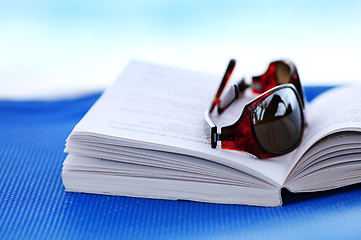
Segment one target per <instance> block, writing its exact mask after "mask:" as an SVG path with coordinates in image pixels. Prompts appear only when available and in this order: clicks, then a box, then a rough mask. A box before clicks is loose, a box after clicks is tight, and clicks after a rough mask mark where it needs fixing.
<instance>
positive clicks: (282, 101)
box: [252, 88, 302, 153]
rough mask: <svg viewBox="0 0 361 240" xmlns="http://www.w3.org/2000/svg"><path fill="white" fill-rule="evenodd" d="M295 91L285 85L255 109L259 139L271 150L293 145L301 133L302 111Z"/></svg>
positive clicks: (256, 132) (280, 149)
mask: <svg viewBox="0 0 361 240" xmlns="http://www.w3.org/2000/svg"><path fill="white" fill-rule="evenodd" d="M301 111H302V110H301V107H300V104H299V102H298V99H297V96H296V93H295V92H294V91H293V90H292V89H291V88H282V89H280V90H278V91H277V92H274V93H272V94H271V95H270V96H268V97H267V98H265V99H264V100H263V101H262V102H261V103H260V104H259V105H258V106H257V107H256V108H255V110H254V112H253V113H252V122H253V129H254V133H255V135H256V139H257V140H258V143H259V144H260V145H261V146H262V147H263V148H264V149H265V150H266V151H269V152H273V153H282V152H286V151H289V150H291V149H292V148H294V147H295V146H296V145H297V144H298V142H299V140H300V137H301V136H302V112H301Z"/></svg>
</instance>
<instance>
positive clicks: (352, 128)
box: [62, 61, 361, 206]
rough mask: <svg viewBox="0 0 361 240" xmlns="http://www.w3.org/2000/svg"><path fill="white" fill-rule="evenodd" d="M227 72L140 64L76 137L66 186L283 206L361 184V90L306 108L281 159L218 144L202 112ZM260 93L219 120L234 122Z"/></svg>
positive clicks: (327, 96)
mask: <svg viewBox="0 0 361 240" xmlns="http://www.w3.org/2000/svg"><path fill="white" fill-rule="evenodd" d="M219 82H220V77H217V76H213V75H208V74H204V73H197V72H192V71H187V70H182V69H177V68H172V67H165V66H160V65H155V64H150V63H144V62H138V61H133V62H131V63H130V64H129V65H128V67H127V68H126V69H125V70H124V71H123V73H122V74H121V75H120V77H119V79H118V80H117V81H116V82H115V83H114V85H112V86H111V87H109V88H108V89H107V90H106V91H105V92H104V93H103V95H102V96H101V97H100V99H99V100H98V101H97V102H96V103H95V104H94V106H93V107H92V108H91V109H90V110H89V112H88V113H87V114H86V115H85V116H84V118H83V119H82V120H81V121H80V122H79V123H78V124H77V125H76V127H75V128H74V130H73V131H72V133H71V134H70V136H69V138H68V139H67V144H66V149H65V152H67V153H69V154H68V156H67V158H66V159H65V161H64V166H63V173H62V178H63V183H64V186H65V188H66V191H72V192H86V193H96V194H110V195H122V196H136V197H145V198H161V199H183V200H193V201H202V202H213V203H229V204H248V205H260V206H279V205H281V204H282V199H281V189H282V188H287V189H289V190H290V191H291V192H305V191H307V192H308V191H320V190H327V189H332V188H338V187H342V186H345V185H349V184H354V183H358V182H361V94H360V92H361V88H360V87H355V86H353V87H343V88H336V89H333V90H330V91H328V92H326V93H324V94H322V95H320V96H319V97H317V98H316V99H315V100H314V101H312V103H310V104H308V106H306V119H307V123H308V126H307V128H306V130H305V133H304V137H303V140H302V142H301V144H300V146H299V147H298V148H297V149H296V150H294V151H293V152H291V153H289V154H287V155H283V156H281V157H277V158H272V159H263V160H262V159H258V158H255V157H253V156H251V155H250V154H247V153H243V152H239V151H229V150H223V149H220V148H219V146H218V147H217V148H216V149H212V148H211V146H210V143H209V139H207V132H208V131H209V129H208V128H206V125H205V124H204V121H205V120H204V118H203V114H204V111H205V109H207V108H208V107H209V105H210V103H211V100H212V97H213V96H214V94H215V91H216V90H217V87H218V84H219ZM253 97H254V96H253V95H252V93H250V92H248V93H246V97H244V98H243V99H242V100H240V101H238V102H237V103H236V104H233V106H231V107H230V108H229V110H227V111H226V112H225V113H224V114H222V115H221V116H220V117H217V116H215V118H216V121H217V123H218V126H225V125H227V124H228V125H229V124H231V123H233V122H234V121H235V120H236V119H237V118H238V117H239V115H240V114H241V112H242V109H243V105H244V104H245V103H246V102H247V101H249V100H250V99H252V98H253Z"/></svg>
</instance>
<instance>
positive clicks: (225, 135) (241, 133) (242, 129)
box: [204, 59, 306, 159]
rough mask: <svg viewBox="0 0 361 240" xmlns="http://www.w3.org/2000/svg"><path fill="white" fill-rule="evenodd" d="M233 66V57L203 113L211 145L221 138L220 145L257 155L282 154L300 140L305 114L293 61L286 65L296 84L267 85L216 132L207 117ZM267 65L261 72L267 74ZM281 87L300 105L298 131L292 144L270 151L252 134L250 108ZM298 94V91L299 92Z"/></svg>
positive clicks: (213, 146)
mask: <svg viewBox="0 0 361 240" xmlns="http://www.w3.org/2000/svg"><path fill="white" fill-rule="evenodd" d="M277 62H279V61H276V62H272V63H271V64H270V67H271V66H274V65H275V64H277ZM234 66H235V61H234V60H233V59H232V60H231V61H230V63H229V65H228V67H227V70H226V72H225V74H224V77H223V79H222V82H221V85H220V87H219V89H218V91H217V94H216V96H215V98H214V99H213V102H212V105H211V107H210V109H209V110H206V111H205V116H204V117H205V120H206V123H207V124H208V126H209V127H210V128H211V129H210V130H211V131H210V133H211V135H210V140H211V147H212V148H216V147H217V142H218V141H221V148H222V149H227V150H237V151H243V152H248V153H250V154H252V155H255V156H257V157H258V158H261V159H264V158H271V157H277V156H280V155H283V154H286V153H288V152H291V151H293V150H294V149H295V148H296V147H297V146H298V145H299V144H300V142H301V140H302V137H303V132H304V128H305V125H306V124H305V117H304V95H303V92H301V93H300V92H299V90H298V88H300V89H301V90H302V87H301V84H300V81H299V77H298V73H297V70H296V68H295V66H294V64H292V65H291V66H290V70H291V71H290V75H291V78H292V79H293V80H292V81H296V80H298V86H295V85H294V83H293V82H292V83H285V84H281V85H278V86H275V87H273V88H271V89H270V90H268V91H266V92H264V93H263V94H261V95H259V96H258V97H256V98H255V99H253V100H252V101H250V102H249V103H247V104H246V105H245V107H244V108H243V111H242V114H241V115H240V117H239V119H238V120H237V121H236V122H235V123H233V124H231V125H228V126H224V127H221V132H218V130H217V126H216V125H215V124H214V122H213V121H212V119H211V113H212V111H213V109H214V108H215V106H217V105H219V103H220V100H219V98H220V95H221V94H222V92H223V89H224V87H225V85H226V84H227V82H228V80H229V77H230V75H231V73H232V71H233V69H234ZM292 66H293V67H294V69H292ZM270 67H269V68H268V70H267V71H266V73H265V74H267V73H268V72H269V70H270ZM271 70H272V69H271ZM292 70H293V71H292ZM273 72H274V71H273ZM265 74H263V75H265ZM261 77H262V75H261V76H257V77H253V79H254V78H256V80H257V79H260V78H261ZM263 80H264V81H265V80H267V78H264V79H263ZM256 82H257V81H256ZM266 82H267V81H266ZM296 84H297V81H296ZM285 88H290V89H292V91H293V92H294V94H295V96H296V98H297V101H298V104H299V107H300V113H301V134H300V136H299V138H298V139H297V142H296V144H295V145H294V146H293V147H292V148H290V149H287V150H285V151H283V152H271V151H268V150H265V149H264V148H263V147H262V145H261V144H260V143H259V141H258V139H257V137H256V134H255V130H254V125H253V124H252V118H253V113H254V110H255V109H256V108H257V107H258V105H259V104H261V103H262V102H263V100H265V99H266V98H267V97H269V96H270V95H271V94H273V93H275V92H277V91H279V90H281V89H285ZM244 90H245V89H244ZM300 94H302V95H301V96H300ZM237 97H238V96H237ZM233 101H234V100H232V102H231V103H233ZM229 105H230V104H229ZM229 105H228V106H229ZM228 106H227V107H228ZM222 112H223V111H222Z"/></svg>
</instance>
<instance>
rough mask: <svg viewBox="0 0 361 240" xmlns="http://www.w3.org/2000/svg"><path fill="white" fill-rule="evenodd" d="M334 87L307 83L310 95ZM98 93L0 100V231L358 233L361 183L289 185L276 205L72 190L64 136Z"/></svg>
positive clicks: (34, 234) (84, 234)
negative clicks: (296, 189) (300, 190)
mask: <svg viewBox="0 0 361 240" xmlns="http://www.w3.org/2000/svg"><path fill="white" fill-rule="evenodd" d="M326 89H328V87H306V88H305V91H306V95H307V99H308V100H312V98H314V97H315V96H316V95H317V94H319V93H320V92H322V91H324V90H326ZM99 96H100V93H99V94H93V95H87V96H83V97H80V98H75V99H66V100H58V101H45V102H44V101H25V102H22V101H0V143H1V145H0V238H3V239H89V238H90V239H115V238H116V239H200V238H207V239H234V238H236V239H238V238H241V239H257V238H258V239H284V238H287V239H291V238H292V239H305V238H306V239H320V238H321V239H343V238H347V239H352V238H354V239H356V238H359V237H360V234H361V223H360V221H361V185H360V184H357V185H353V186H350V187H346V188H342V189H338V190H332V191H328V192H321V193H307V194H290V193H288V192H286V191H284V192H283V198H284V201H285V205H284V206H282V207H276V208H265V207H251V206H237V205H222V204H207V203H198V202H188V201H168V200H155V199H142V198H129V197H115V196H102V195H93V194H80V193H67V192H65V191H64V187H63V185H62V181H61V169H62V162H63V160H64V158H65V154H64V153H63V149H64V144H65V139H66V138H67V136H68V135H69V134H70V132H71V130H72V128H73V127H74V126H75V124H76V123H77V122H78V121H79V120H80V119H81V118H82V116H83V115H84V114H85V113H86V112H87V110H88V109H89V108H90V107H91V105H92V104H93V103H94V102H95V101H96V100H97V99H98V97H99Z"/></svg>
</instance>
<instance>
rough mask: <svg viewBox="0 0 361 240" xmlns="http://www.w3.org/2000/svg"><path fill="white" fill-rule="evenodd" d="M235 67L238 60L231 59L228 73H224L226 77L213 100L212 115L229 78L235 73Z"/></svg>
mask: <svg viewBox="0 0 361 240" xmlns="http://www.w3.org/2000/svg"><path fill="white" fill-rule="evenodd" d="M235 65H236V60H234V59H231V60H230V61H229V63H228V66H227V69H226V72H225V73H224V76H223V78H222V81H221V84H220V85H219V88H218V91H217V93H216V96H215V97H214V98H213V101H212V104H211V107H210V108H209V112H210V113H211V112H213V110H214V108H215V106H216V105H217V104H218V103H219V98H220V96H221V94H222V92H223V89H224V87H225V86H226V84H227V82H228V80H229V77H230V76H231V74H232V72H233V69H234V67H235Z"/></svg>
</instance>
